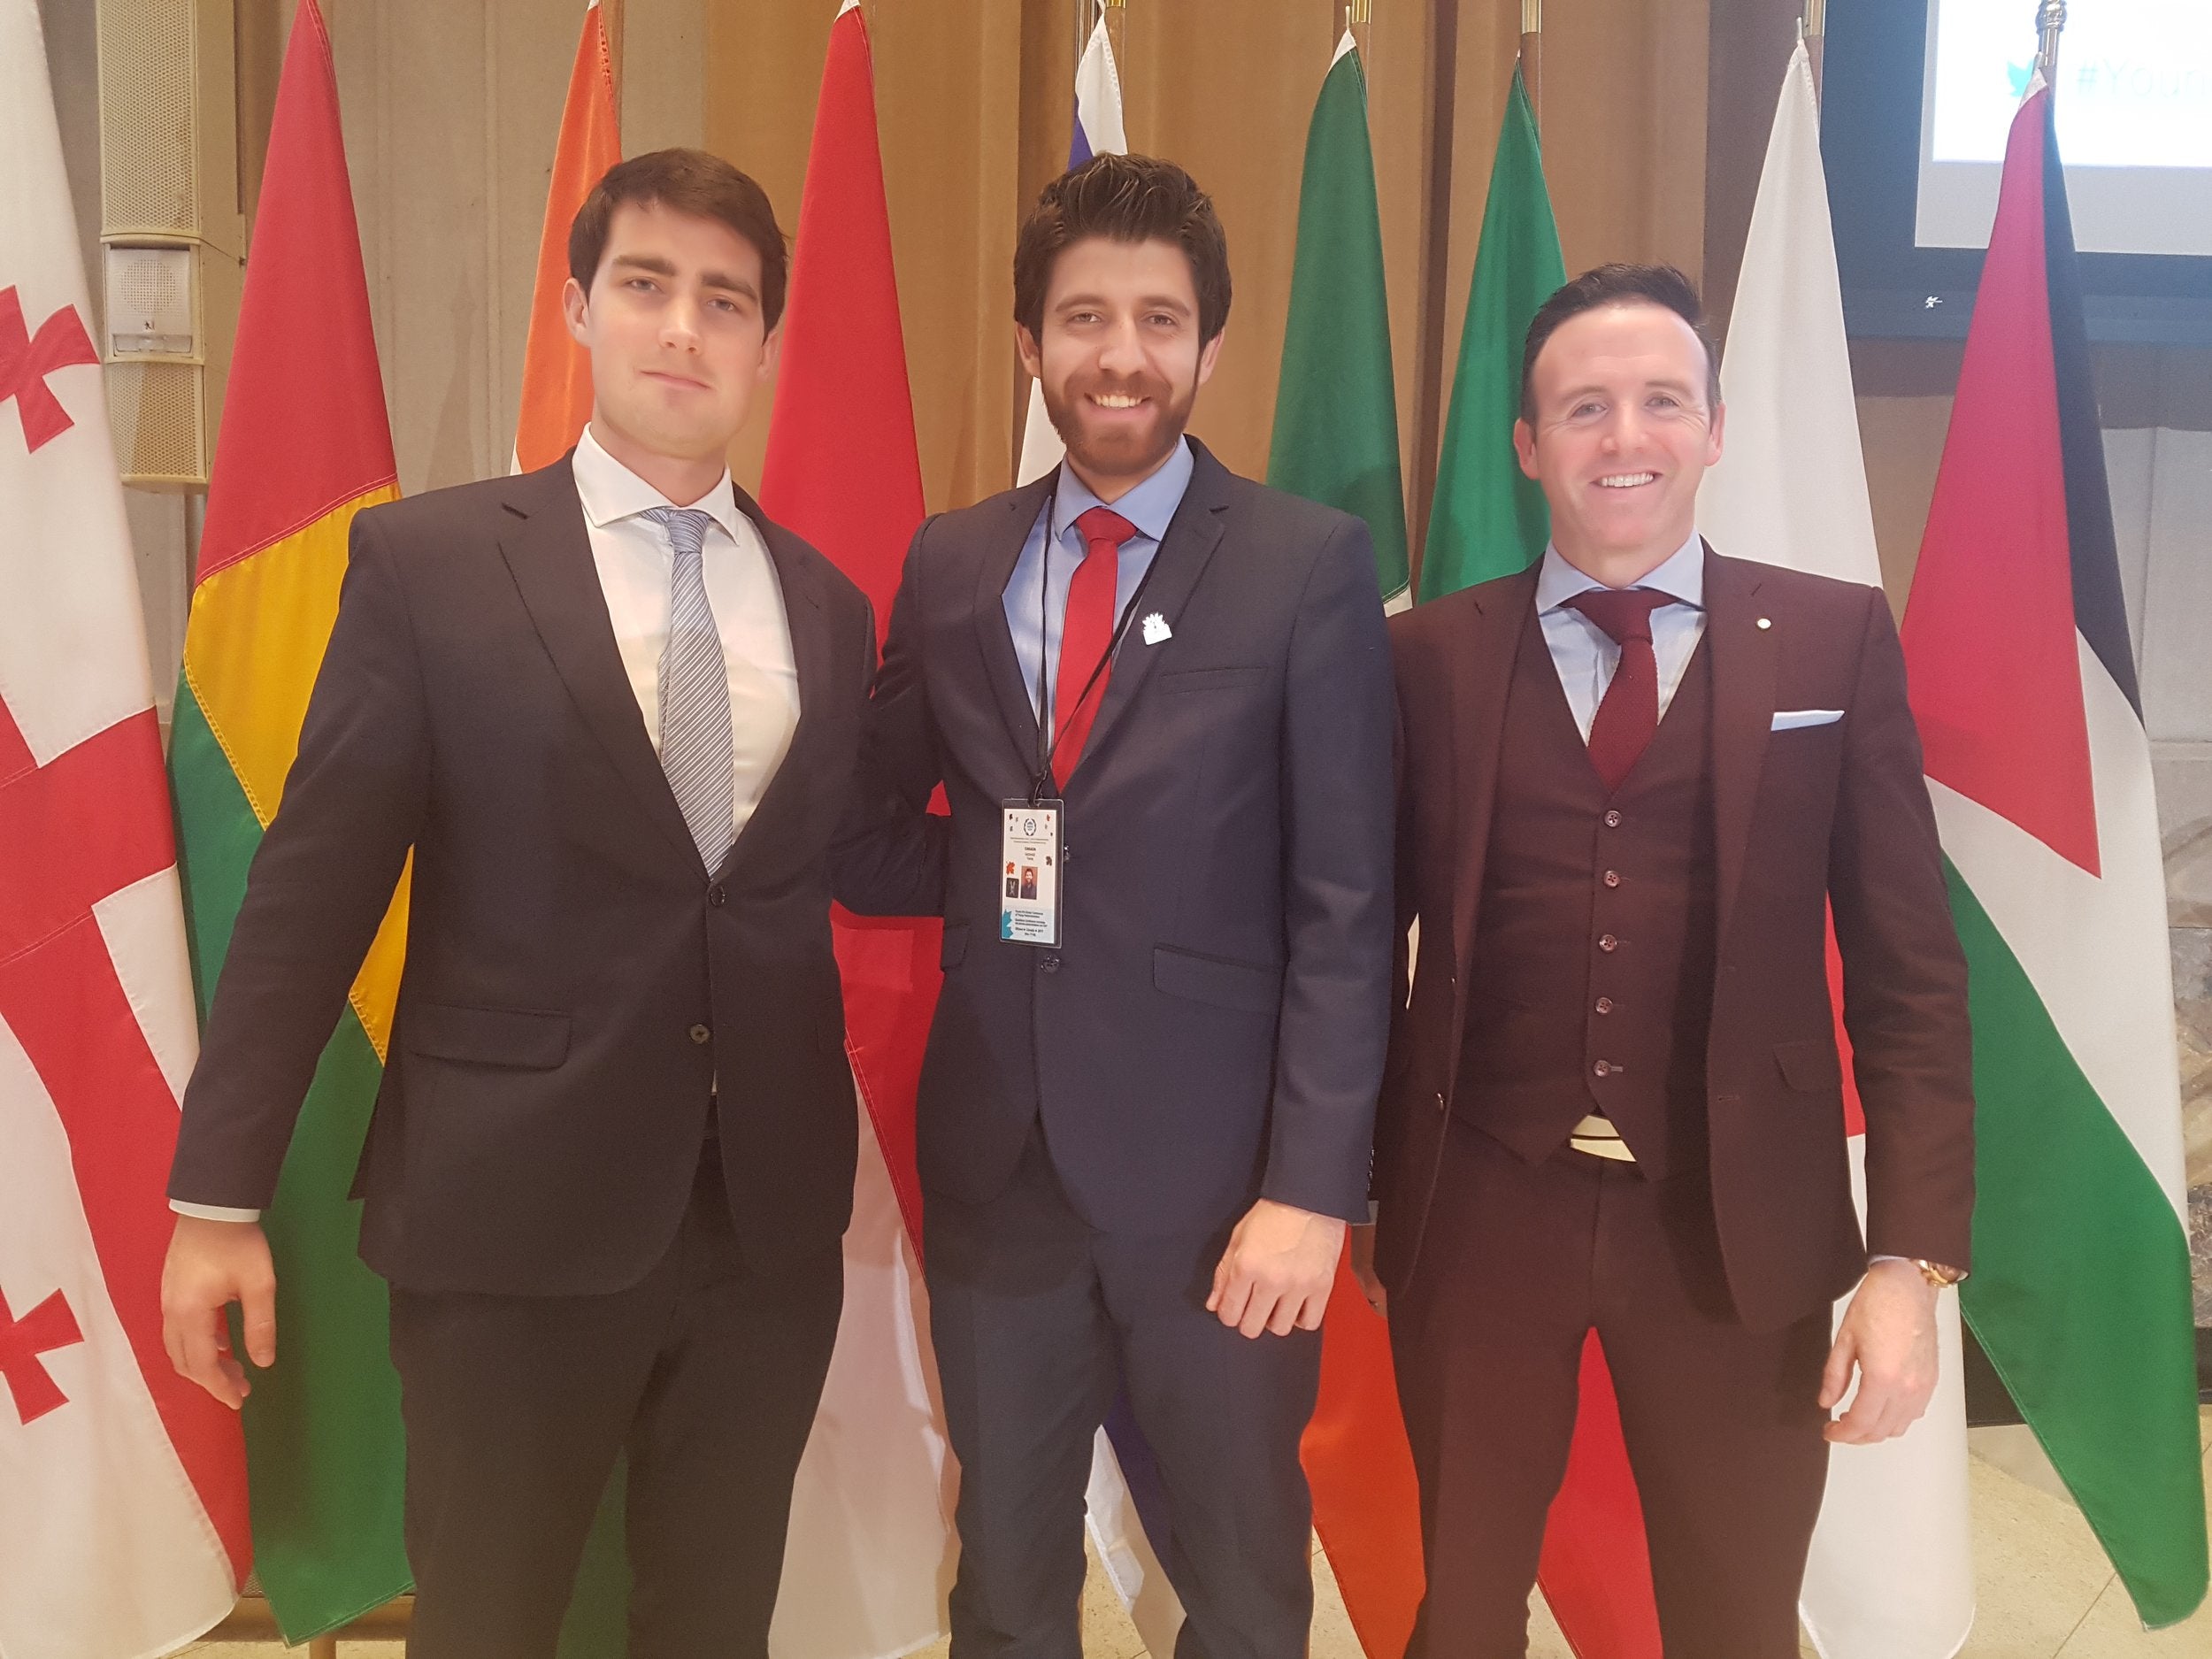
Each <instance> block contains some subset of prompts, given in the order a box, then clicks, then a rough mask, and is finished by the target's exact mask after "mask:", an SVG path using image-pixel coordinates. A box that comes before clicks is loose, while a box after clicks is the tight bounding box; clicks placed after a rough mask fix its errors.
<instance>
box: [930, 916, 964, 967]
mask: <svg viewBox="0 0 2212 1659" xmlns="http://www.w3.org/2000/svg"><path fill="white" fill-rule="evenodd" d="M967 954H968V925H967V923H965V922H947V923H946V924H945V936H944V938H943V940H942V941H940V942H939V944H938V946H937V965H938V967H939V968H940V969H944V968H956V967H958V966H959V965H960V964H961V962H962V961H963V959H964V958H965V957H966V956H967Z"/></svg>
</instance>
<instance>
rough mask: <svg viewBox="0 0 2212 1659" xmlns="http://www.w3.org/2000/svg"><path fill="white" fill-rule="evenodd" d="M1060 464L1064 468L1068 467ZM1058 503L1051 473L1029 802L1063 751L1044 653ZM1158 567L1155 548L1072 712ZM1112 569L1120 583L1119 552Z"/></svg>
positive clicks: (1063, 615) (1063, 630)
mask: <svg viewBox="0 0 2212 1659" xmlns="http://www.w3.org/2000/svg"><path fill="white" fill-rule="evenodd" d="M1061 465H1066V463H1065V462H1063V463H1062V464H1061ZM1059 504H1060V475H1059V473H1058V472H1054V473H1053V475H1052V494H1051V495H1049V496H1048V497H1047V499H1046V501H1045V545H1044V556H1043V557H1042V559H1041V561H1040V562H1039V569H1038V572H1037V770H1036V772H1035V774H1034V775H1033V777H1032V778H1031V779H1030V780H1029V798H1030V801H1031V802H1032V803H1036V802H1040V801H1042V800H1043V799H1044V798H1045V786H1046V785H1047V784H1048V783H1049V782H1051V780H1052V757H1054V756H1055V755H1056V754H1058V753H1059V752H1060V738H1061V735H1062V734H1061V733H1060V732H1059V731H1058V730H1056V726H1057V722H1056V720H1055V719H1054V718H1053V707H1052V703H1051V699H1050V695H1049V693H1050V681H1051V679H1052V671H1053V670H1054V669H1055V668H1056V667H1058V666H1059V664H1056V663H1055V662H1053V661H1052V660H1051V658H1050V657H1049V655H1048V652H1047V650H1046V646H1047V644H1048V634H1049V630H1048V627H1047V626H1046V623H1047V619H1048V617H1049V615H1050V606H1051V603H1052V544H1053V543H1054V542H1055V541H1058V540H1059V539H1060V538H1059V534H1058V533H1057V532H1056V531H1055V530H1054V528H1053V524H1052V518H1053V513H1054V511H1055V509H1056V508H1057V507H1058V506H1059ZM1138 534H1143V532H1142V531H1139V532H1138ZM1159 568H1160V552H1159V549H1158V548H1154V549H1153V550H1152V562H1151V563H1150V564H1149V565H1146V566H1145V570H1144V575H1143V577H1142V579H1141V580H1139V581H1138V583H1137V587H1136V591H1135V592H1134V593H1133V594H1131V595H1129V603H1127V604H1125V605H1124V606H1123V607H1122V608H1121V615H1120V617H1119V618H1118V619H1117V620H1116V621H1115V623H1114V632H1113V634H1112V635H1111V636H1110V638H1109V639H1108V640H1107V641H1106V649H1105V650H1104V652H1103V653H1102V654H1101V656H1100V657H1099V659H1098V661H1097V662H1095V663H1094V664H1092V665H1091V672H1090V677H1089V678H1088V679H1087V680H1084V682H1083V691H1082V695H1080V696H1079V697H1077V698H1076V700H1075V703H1074V704H1073V707H1074V708H1076V709H1080V708H1081V707H1082V706H1083V704H1084V703H1085V702H1086V701H1087V700H1088V699H1089V697H1090V695H1091V693H1092V692H1093V691H1094V690H1096V689H1097V687H1098V678H1099V676H1100V675H1101V674H1103V673H1104V672H1106V666H1107V664H1110V663H1111V662H1112V661H1113V660H1114V653H1115V652H1116V651H1118V650H1119V649H1121V641H1122V636H1123V635H1124V634H1127V633H1128V632H1129V623H1130V620H1131V618H1133V617H1134V616H1135V615H1136V614H1137V606H1138V604H1139V603H1141V601H1142V600H1143V598H1144V593H1145V589H1146V588H1149V587H1150V586H1151V585H1152V573H1153V572H1155V571H1156V570H1158V569H1159ZM1114 571H1115V578H1114V579H1115V580H1116V581H1117V582H1118V581H1119V580H1120V579H1121V576H1120V572H1121V565H1120V553H1119V550H1118V549H1117V550H1116V553H1115V566H1114ZM1060 643H1061V645H1062V647H1063V649H1064V648H1065V646H1066V644H1067V607H1066V606H1064V605H1063V606H1062V607H1061V610H1060Z"/></svg>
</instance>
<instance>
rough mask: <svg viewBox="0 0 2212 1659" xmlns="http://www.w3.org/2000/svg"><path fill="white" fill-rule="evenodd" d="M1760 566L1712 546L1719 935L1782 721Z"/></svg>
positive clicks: (1708, 624) (1708, 645) (1708, 639)
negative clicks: (1772, 739) (1773, 729)
mask: <svg viewBox="0 0 2212 1659" xmlns="http://www.w3.org/2000/svg"><path fill="white" fill-rule="evenodd" d="M1762 580H1763V579H1762V575H1761V572H1760V568H1759V566H1758V565H1755V564H1752V563H1749V562H1747V561H1745V560H1741V559H1724V558H1721V557H1718V556H1717V555H1716V554H1715V553H1714V551H1713V549H1712V548H1711V547H1710V546H1709V545H1708V546H1707V547H1706V549H1705V649H1707V650H1708V651H1709V652H1711V653H1712V662H1713V844H1714V864H1715V875H1716V879H1717V883H1718V886H1717V890H1716V893H1715V900H1716V903H1717V919H1718V922H1719V926H1720V933H1719V937H1720V938H1721V939H1723V940H1725V939H1726V938H1727V937H1728V914H1729V910H1730V907H1731V906H1732V904H1733V902H1735V897H1736V890H1737V888H1738V887H1740V886H1741V885H1742V882H1743V871H1744V859H1745V857H1746V855H1747V853H1748V851H1749V849H1750V845H1751V818H1752V811H1753V809H1754V807H1755V805H1756V803H1757V799H1758V791H1759V772H1760V769H1761V768H1762V767H1763V765H1764V764H1765V762H1766V752H1767V740H1768V735H1769V728H1770V726H1771V725H1772V724H1773V719H1774V672H1775V652H1776V650H1777V649H1778V646H1779V641H1778V637H1777V635H1778V630H1777V629H1775V628H1772V627H1770V626H1763V625H1764V624H1765V623H1766V622H1767V621H1768V620H1769V618H1766V617H1765V616H1763V614H1762V612H1761V611H1760V610H1759V605H1758V593H1759V588H1760V585H1761V581H1762Z"/></svg>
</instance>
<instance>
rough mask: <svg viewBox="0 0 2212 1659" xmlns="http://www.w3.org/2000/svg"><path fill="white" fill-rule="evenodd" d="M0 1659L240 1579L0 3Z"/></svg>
mask: <svg viewBox="0 0 2212 1659" xmlns="http://www.w3.org/2000/svg"><path fill="white" fill-rule="evenodd" d="M0 154H4V155H5V156H6V157H8V162H9V165H8V168H7V172H6V175H5V180H4V182H0V594H4V595H5V598H4V600H0V1653H4V1654H5V1655H8V1659H137V1656H138V1655H154V1654H161V1653H167V1652H169V1651H171V1650H172V1649H173V1648H176V1647H181V1646H182V1645H183V1644H184V1643H186V1642H188V1641H189V1640H192V1639H193V1638H194V1637H196V1636H197V1635H199V1634H200V1633H201V1632H203V1631H204V1630H206V1629H207V1628H208V1627H209V1626H210V1625H211V1624H215V1623H216V1622H217V1621H218V1620H219V1619H221V1618H222V1617H224V1616H225V1615H226V1614H227V1613H228V1612H229V1611H230V1609H231V1605H232V1602H233V1601H234V1598H235V1594H236V1590H237V1586H238V1584H239V1583H240V1582H241V1581H242V1579H243V1578H245V1576H246V1573H247V1571H248V1568H249V1567H250V1564H251V1547H250V1543H249V1542H248V1537H247V1524H246V1471H245V1461H244V1453H243V1448H242V1443H241V1440H240V1436H239V1430H238V1420H237V1419H236V1418H235V1417H233V1416H232V1415H231V1414H230V1413H229V1412H228V1411H227V1410H225V1409H223V1408H222V1407H221V1406H220V1405H219V1404H217V1403H216V1402H215V1401H214V1400H213V1399H211V1397H210V1396H208V1395H207V1394H204V1393H203V1392H202V1391H201V1390H200V1389H199V1388H197V1387H196V1386H194V1385H192V1384H190V1383H188V1382H186V1381H185V1380H184V1379H182V1378H180V1377H179V1376H178V1375H177V1374H176V1373H175V1372H174V1371H173V1370H172V1368H171V1366H170V1363H169V1359H168V1356H167V1355H166V1354H165V1352H164V1351H163V1348H162V1340H161V1306H160V1282H161V1264H162V1257H163V1255H164V1253H165V1250H166V1248H167V1246H168V1240H169V1231H170V1225H171V1222H172V1219H173V1217H171V1215H170V1213H169V1208H168V1204H167V1202H166V1201H165V1199H164V1197H163V1195H162V1193H163V1187H164V1184H165V1182H166V1180H167V1179H168V1171H169V1156H170V1152H171V1150H172V1149H173V1147H174V1145H175V1141H176V1133H177V1099H178V1094H179V1092H180V1090H181V1089H182V1087H183V1086H184V1079H185V1077H186V1074H187V1073H188V1071H190V1070H191V1066H192V1061H193V1058H194V1056H195V1054H196V1048H197V1043H196V1034H195V1026H194V1021H193V1008H192V982H191V978H190V974H189V971H188V968H187V966H186V958H185V945H184V917H183V910H182V908H181V905H180V900H179V897H178V887H177V871H176V853H175V849H174V845H173V839H172V834H171V830H170V817H169V795H168V790H167V787H166V786H165V783H164V781H163V777H162V759H161V733H160V728H159V726H158V725H157V719H156V715H155V710H154V697H153V681H152V677H151V673H150V668H149V665H148V663H147V658H146V641H145V635H144V625H143V622H142V615H141V611H140V609H139V596H138V588H137V582H136V579H135V575H134V564H133V560H132V557H131V547H130V538H129V532H128V529H127V526H126V524H125V522H124V517H123V495H122V490H121V489H120V488H119V485H118V483H117V480H116V469H115V457H114V452H113V450H112V449H111V447H110V443H109V438H108V420H107V410H106V405H105V400H104V389H103V387H102V384H101V370H100V363H99V356H98V353H97V352H96V349H94V346H93V330H94V326H95V325H94V313H93V311H92V306H91V302H90V299H89V297H88V294H87V291H86V287H85V274H84V268H83V266H82V265H81V263H80V262H79V253H78V243H77V223H76V219H75V216H74V214H73V211H72V209H71V206H70V200H69V190H68V184H67V180H66V177H65V173H64V172H63V168H62V153H61V135H60V132H59V130H58V127H57V126H56V124H55V119H54V105H53V99H52V95H51V92H50V88H49V85H48V81H47V76H46V53H45V46H44V42H43V40H42V36H41V34H40V30H39V19H38V9H37V6H36V4H35V0H0Z"/></svg>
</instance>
